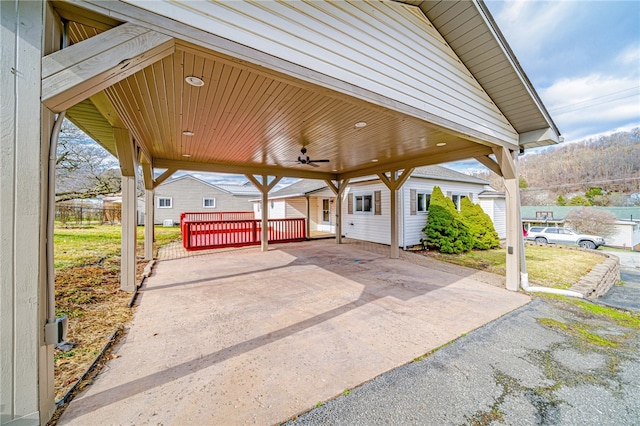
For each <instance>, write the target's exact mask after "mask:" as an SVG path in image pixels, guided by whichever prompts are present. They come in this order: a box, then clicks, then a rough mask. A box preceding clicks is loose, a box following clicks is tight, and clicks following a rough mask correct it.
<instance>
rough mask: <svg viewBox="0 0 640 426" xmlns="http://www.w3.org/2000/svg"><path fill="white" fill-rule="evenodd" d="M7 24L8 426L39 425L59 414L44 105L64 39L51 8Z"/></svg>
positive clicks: (0, 6) (0, 321) (1, 390)
mask: <svg viewBox="0 0 640 426" xmlns="http://www.w3.org/2000/svg"><path fill="white" fill-rule="evenodd" d="M0 16H1V17H2V43H0V57H2V67H0V93H1V98H2V108H1V110H0V129H1V132H0V151H1V152H2V155H1V156H0V183H1V185H0V217H1V218H2V220H0V336H2V338H1V339H0V423H2V424H5V423H7V424H9V423H11V424H16V425H17V424H20V425H22V424H24V425H37V424H46V423H47V422H48V421H49V419H50V418H51V416H52V414H53V412H54V410H55V405H54V381H53V369H54V364H53V345H52V344H49V345H47V344H45V338H44V337H45V323H46V321H47V316H48V315H47V306H48V303H47V302H48V299H47V289H48V286H47V260H46V249H45V247H46V243H47V241H46V234H47V232H46V224H47V210H48V202H47V201H46V200H47V188H48V185H47V176H48V145H49V142H50V139H49V138H50V136H51V130H52V127H53V114H51V112H50V111H49V110H47V109H45V108H43V107H42V104H41V102H40V96H41V87H40V79H41V61H42V56H43V54H44V51H45V50H47V51H52V50H53V49H54V47H53V45H57V47H59V45H60V43H59V42H60V39H59V38H57V37H56V36H57V35H59V34H60V31H59V28H56V25H57V21H55V20H53V19H52V17H53V11H52V8H51V7H50V5H49V2H29V1H17V0H14V1H11V0H9V1H0ZM56 33H57V34H56ZM43 42H44V44H43ZM49 284H50V285H53V283H49Z"/></svg>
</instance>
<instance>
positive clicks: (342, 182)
mask: <svg viewBox="0 0 640 426" xmlns="http://www.w3.org/2000/svg"><path fill="white" fill-rule="evenodd" d="M325 183H326V184H327V186H328V187H329V188H331V190H332V191H333V193H334V194H335V195H336V225H335V226H336V244H342V197H343V195H344V190H345V189H347V185H348V184H349V179H339V180H337V181H336V183H335V184H334V183H333V181H331V180H329V179H327V180H325Z"/></svg>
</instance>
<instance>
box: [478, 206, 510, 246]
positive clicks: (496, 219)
mask: <svg viewBox="0 0 640 426" xmlns="http://www.w3.org/2000/svg"><path fill="white" fill-rule="evenodd" d="M478 204H480V207H482V210H484V212H485V213H486V214H488V215H489V217H490V218H491V220H492V221H493V227H494V228H495V229H496V232H497V233H498V237H499V238H500V239H505V238H507V205H506V201H505V200H504V198H481V199H480V201H479V202H478Z"/></svg>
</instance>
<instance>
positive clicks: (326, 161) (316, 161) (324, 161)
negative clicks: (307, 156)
mask: <svg viewBox="0 0 640 426" xmlns="http://www.w3.org/2000/svg"><path fill="white" fill-rule="evenodd" d="M329 161H331V160H309V162H310V163H328V162H329Z"/></svg>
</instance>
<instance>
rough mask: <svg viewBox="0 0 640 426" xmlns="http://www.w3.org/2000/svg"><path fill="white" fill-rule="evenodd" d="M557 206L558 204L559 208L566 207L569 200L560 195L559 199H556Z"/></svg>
mask: <svg viewBox="0 0 640 426" xmlns="http://www.w3.org/2000/svg"><path fill="white" fill-rule="evenodd" d="M556 204H558V205H559V206H566V205H567V200H566V199H565V198H564V197H563V196H562V194H560V195H558V198H556Z"/></svg>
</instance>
